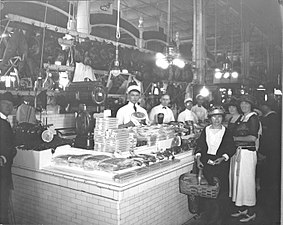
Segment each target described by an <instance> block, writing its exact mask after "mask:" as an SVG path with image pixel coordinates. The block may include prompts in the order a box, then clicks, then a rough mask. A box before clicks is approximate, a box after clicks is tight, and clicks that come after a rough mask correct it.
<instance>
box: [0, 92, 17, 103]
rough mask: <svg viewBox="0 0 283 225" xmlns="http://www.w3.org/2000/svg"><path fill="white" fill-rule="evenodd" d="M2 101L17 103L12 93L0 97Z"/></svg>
mask: <svg viewBox="0 0 283 225" xmlns="http://www.w3.org/2000/svg"><path fill="white" fill-rule="evenodd" d="M2 100H6V101H9V102H12V103H13V104H14V102H15V100H14V97H13V95H12V93H11V92H5V93H3V94H1V95H0V101H2Z"/></svg>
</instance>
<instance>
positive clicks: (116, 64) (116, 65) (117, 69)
mask: <svg viewBox="0 0 283 225" xmlns="http://www.w3.org/2000/svg"><path fill="white" fill-rule="evenodd" d="M120 5H121V0H117V24H116V43H115V59H114V63H113V67H112V68H111V70H110V75H113V76H114V77H117V76H119V75H120V73H121V69H120V62H119V39H120V36H121V33H120Z"/></svg>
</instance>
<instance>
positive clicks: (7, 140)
mask: <svg viewBox="0 0 283 225" xmlns="http://www.w3.org/2000/svg"><path fill="white" fill-rule="evenodd" d="M13 103H14V99H13V95H12V94H11V93H10V92H6V93H4V94H2V95H0V224H9V219H8V208H9V199H10V192H11V190H12V189H13V181H12V172H11V167H12V164H13V159H14V157H15V155H16V153H17V151H16V148H15V146H14V142H15V138H14V133H13V130H12V128H11V125H10V123H9V122H8V116H9V115H10V114H11V112H12V110H13Z"/></svg>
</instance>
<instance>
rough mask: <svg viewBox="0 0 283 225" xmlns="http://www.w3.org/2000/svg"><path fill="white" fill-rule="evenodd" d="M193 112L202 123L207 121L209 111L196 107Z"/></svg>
mask: <svg viewBox="0 0 283 225" xmlns="http://www.w3.org/2000/svg"><path fill="white" fill-rule="evenodd" d="M192 112H194V113H195V114H196V115H197V117H198V119H199V120H201V121H204V120H205V119H207V110H206V108H204V107H203V106H200V107H199V106H198V105H194V106H193V107H192Z"/></svg>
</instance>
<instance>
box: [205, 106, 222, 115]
mask: <svg viewBox="0 0 283 225" xmlns="http://www.w3.org/2000/svg"><path fill="white" fill-rule="evenodd" d="M214 115H222V116H224V115H225V110H224V108H223V107H222V106H212V107H211V108H210V109H209V111H208V116H214Z"/></svg>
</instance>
